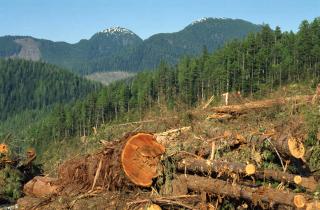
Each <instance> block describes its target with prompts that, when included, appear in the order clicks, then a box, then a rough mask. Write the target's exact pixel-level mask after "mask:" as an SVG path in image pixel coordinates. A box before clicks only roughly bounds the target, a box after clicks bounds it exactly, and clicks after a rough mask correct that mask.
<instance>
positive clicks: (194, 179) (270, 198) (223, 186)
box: [179, 175, 312, 208]
mask: <svg viewBox="0 0 320 210" xmlns="http://www.w3.org/2000/svg"><path fill="white" fill-rule="evenodd" d="M179 178H180V179H181V180H183V181H184V182H185V183H186V185H187V188H188V189H189V190H192V191H199V192H201V191H205V192H207V193H214V194H217V195H223V196H228V197H231V198H242V199H246V200H249V201H251V202H252V203H253V204H255V205H258V204H260V202H264V203H269V204H270V205H271V207H272V206H274V205H286V206H291V207H298V208H303V207H305V206H307V204H308V203H311V202H312V198H311V197H309V196H307V195H303V194H298V193H292V192H288V191H281V190H276V189H272V188H266V187H248V186H244V185H238V184H231V183H228V182H226V181H223V180H219V179H212V178H206V177H199V176H195V175H180V176H179Z"/></svg>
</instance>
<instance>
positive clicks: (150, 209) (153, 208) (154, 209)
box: [147, 204, 161, 210]
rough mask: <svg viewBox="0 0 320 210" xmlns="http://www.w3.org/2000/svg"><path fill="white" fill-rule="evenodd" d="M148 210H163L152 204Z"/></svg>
mask: <svg viewBox="0 0 320 210" xmlns="http://www.w3.org/2000/svg"><path fill="white" fill-rule="evenodd" d="M147 210H161V207H160V206H159V205H157V204H151V205H150V206H148V207H147Z"/></svg>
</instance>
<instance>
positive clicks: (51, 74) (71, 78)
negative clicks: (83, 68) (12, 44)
mask: <svg viewBox="0 0 320 210" xmlns="http://www.w3.org/2000/svg"><path fill="white" fill-rule="evenodd" d="M99 87H100V85H98V84H95V83H93V82H90V81H87V80H85V79H83V78H81V77H78V76H75V75H74V74H72V73H69V72H66V71H64V70H61V69H59V68H58V67H56V66H53V65H49V64H45V63H42V62H31V61H24V60H12V59H7V60H0V110H1V112H0V120H4V119H6V118H8V117H10V116H12V115H14V114H17V113H19V112H22V111H25V110H33V109H35V110H39V109H43V108H45V107H48V106H50V105H53V104H55V103H66V102H69V101H73V100H75V99H79V98H82V97H84V96H86V95H87V94H88V93H91V92H94V91H95V90H97V89H98V88H99Z"/></svg>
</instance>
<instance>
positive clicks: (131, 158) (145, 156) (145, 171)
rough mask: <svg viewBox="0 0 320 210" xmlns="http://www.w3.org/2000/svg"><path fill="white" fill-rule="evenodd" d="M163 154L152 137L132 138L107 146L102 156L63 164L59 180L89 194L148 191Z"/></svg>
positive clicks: (157, 173) (129, 136)
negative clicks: (98, 190) (137, 188)
mask: <svg viewBox="0 0 320 210" xmlns="http://www.w3.org/2000/svg"><path fill="white" fill-rule="evenodd" d="M164 151H165V148H164V147H163V146H162V145H161V144H159V143H157V142H156V140H155V137H154V136H153V135H152V134H148V133H135V134H129V135H127V136H126V137H124V138H123V139H122V140H120V141H117V142H110V143H109V144H106V143H105V148H104V149H103V150H102V151H101V152H99V153H96V154H93V155H87V156H85V157H81V158H75V159H71V160H68V161H66V162H64V163H63V164H62V165H61V166H60V167H59V180H60V181H61V183H62V185H68V184H69V185H73V186H79V188H80V189H86V190H88V189H90V190H93V189H94V188H97V187H100V188H102V189H107V190H116V189H121V188H127V187H129V186H132V185H135V186H144V187H149V186H151V184H152V179H153V178H154V177H157V176H158V175H159V174H160V172H159V171H160V167H161V165H160V158H161V155H162V154H163V153H164Z"/></svg>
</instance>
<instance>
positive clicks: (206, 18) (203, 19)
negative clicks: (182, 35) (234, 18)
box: [190, 17, 228, 25]
mask: <svg viewBox="0 0 320 210" xmlns="http://www.w3.org/2000/svg"><path fill="white" fill-rule="evenodd" d="M212 19H228V18H225V17H221V18H212V17H203V18H200V19H198V20H195V21H193V22H192V23H191V24H190V25H194V24H197V23H203V22H206V21H208V20H212Z"/></svg>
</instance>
